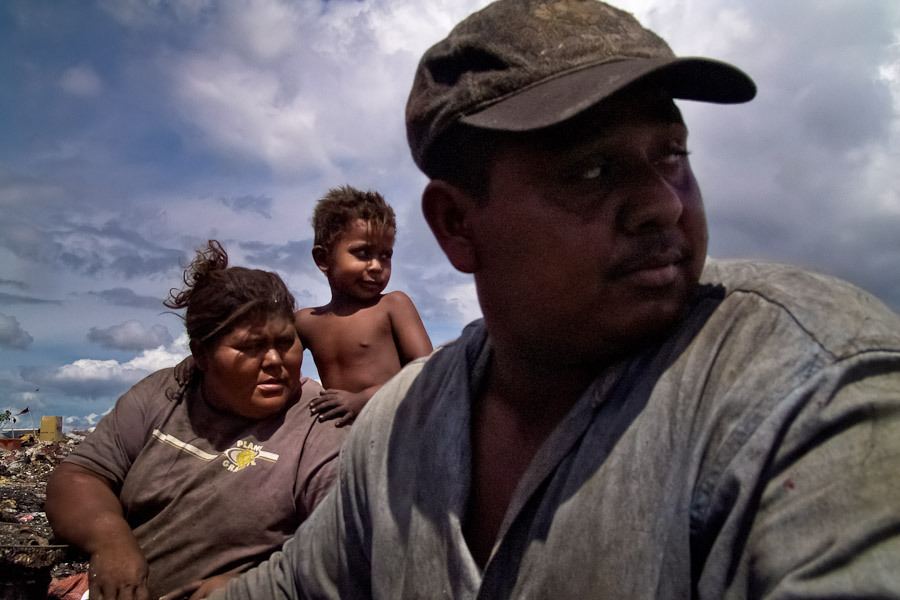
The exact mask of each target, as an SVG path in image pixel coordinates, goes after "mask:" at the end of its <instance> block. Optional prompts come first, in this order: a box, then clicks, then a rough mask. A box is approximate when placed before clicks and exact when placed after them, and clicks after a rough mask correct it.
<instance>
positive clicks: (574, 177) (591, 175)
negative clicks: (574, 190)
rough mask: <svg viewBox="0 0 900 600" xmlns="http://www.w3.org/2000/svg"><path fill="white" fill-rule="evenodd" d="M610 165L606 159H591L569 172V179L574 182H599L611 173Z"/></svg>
mask: <svg viewBox="0 0 900 600" xmlns="http://www.w3.org/2000/svg"><path fill="white" fill-rule="evenodd" d="M610 171H611V169H610V165H609V163H608V162H606V161H602V162H598V161H590V162H585V163H583V164H580V165H578V166H576V167H575V168H573V169H572V170H571V171H570V172H569V177H568V178H569V180H570V181H573V182H576V183H577V182H597V181H599V180H601V179H606V178H608V177H609V175H610Z"/></svg>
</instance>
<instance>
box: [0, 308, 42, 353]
mask: <svg viewBox="0 0 900 600" xmlns="http://www.w3.org/2000/svg"><path fill="white" fill-rule="evenodd" d="M33 341H34V338H33V337H31V335H30V334H29V333H28V332H27V331H25V330H24V329H22V326H21V325H20V324H19V321H18V320H17V319H16V318H15V317H11V316H9V315H4V314H3V313H0V348H9V349H11V350H25V349H27V348H28V346H30V345H31V343H32V342H33Z"/></svg>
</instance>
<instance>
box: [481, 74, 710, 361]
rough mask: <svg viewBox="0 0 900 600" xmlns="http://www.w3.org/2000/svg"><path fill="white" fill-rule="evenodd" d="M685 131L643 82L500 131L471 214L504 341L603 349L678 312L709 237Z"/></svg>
mask: <svg viewBox="0 0 900 600" xmlns="http://www.w3.org/2000/svg"><path fill="white" fill-rule="evenodd" d="M686 140H687V129H686V127H685V126H684V125H683V123H682V121H681V117H680V114H679V113H678V111H677V109H676V108H675V107H674V105H673V104H672V103H671V101H670V100H668V99H661V98H660V97H659V94H658V93H653V92H649V91H639V92H632V93H630V94H625V95H623V96H622V97H620V98H618V99H613V100H611V101H608V102H607V104H606V105H605V106H603V107H602V110H599V111H595V112H594V114H592V115H586V116H585V117H583V118H579V119H578V120H576V121H575V122H570V123H567V124H563V125H562V126H559V127H557V128H555V130H553V131H551V132H550V133H545V134H542V135H536V134H532V135H530V136H528V137H525V138H513V139H512V140H510V141H509V142H508V143H504V144H502V145H501V147H500V149H499V151H498V153H497V155H496V156H495V159H494V161H493V163H492V165H491V168H490V172H489V183H488V193H487V198H486V201H485V202H484V203H483V204H482V205H480V206H479V207H477V208H476V209H474V213H473V216H474V218H473V220H472V222H471V225H472V232H473V235H472V239H473V245H474V247H475V252H476V257H477V268H476V269H475V281H476V286H477V288H478V295H479V300H480V302H481V306H482V310H483V312H484V316H485V320H486V323H487V325H488V328H489V330H490V331H491V334H492V337H493V338H494V340H495V343H496V344H497V347H498V349H500V348H501V347H505V348H508V349H509V350H511V351H513V352H518V353H522V354H524V356H526V357H527V359H528V360H535V359H536V360H539V361H543V362H546V361H550V362H551V363H553V364H557V365H560V366H562V365H572V366H574V365H576V364H583V363H586V362H590V363H594V362H602V361H606V360H610V359H614V358H617V357H618V356H620V355H621V354H623V353H624V352H628V351H630V350H632V349H634V348H635V347H636V346H639V345H640V344H641V342H642V341H646V340H647V339H648V338H649V337H652V336H654V335H656V334H659V333H661V332H662V331H663V330H664V329H666V328H667V327H668V326H670V325H671V324H672V323H673V321H674V320H675V318H676V317H677V315H678V314H679V312H680V310H681V309H682V308H683V306H684V303H685V301H686V299H687V298H688V296H689V294H690V293H691V291H692V290H693V289H694V288H695V286H696V284H697V281H698V279H699V276H700V272H701V270H702V268H703V264H704V260H705V257H706V243H707V230H706V219H705V215H704V212H703V203H702V200H701V197H700V191H699V189H698V187H697V183H696V181H695V180H694V176H693V173H692V172H691V169H690V165H689V163H688V158H687V147H686Z"/></svg>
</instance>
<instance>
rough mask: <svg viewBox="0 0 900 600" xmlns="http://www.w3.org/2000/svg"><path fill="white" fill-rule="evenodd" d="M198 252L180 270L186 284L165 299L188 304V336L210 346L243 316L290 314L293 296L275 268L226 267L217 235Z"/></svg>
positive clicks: (174, 306) (176, 304) (168, 303)
mask: <svg viewBox="0 0 900 600" xmlns="http://www.w3.org/2000/svg"><path fill="white" fill-rule="evenodd" d="M196 252H197V256H196V257H195V258H194V261H193V262H192V263H191V264H190V265H189V266H188V268H187V269H185V271H184V288H183V289H181V290H177V289H175V288H172V289H171V290H169V297H168V298H167V299H166V300H165V302H164V304H165V305H166V306H167V307H169V308H172V309H180V308H186V309H187V310H186V311H185V314H184V317H183V320H184V326H185V329H187V334H188V336H189V337H190V339H191V341H196V342H198V343H199V344H201V345H202V346H205V347H211V346H213V345H214V344H215V343H216V342H217V341H218V340H219V338H221V336H223V335H225V334H226V333H228V332H229V331H231V329H232V328H233V327H234V326H235V325H237V324H238V323H239V322H243V321H244V320H245V319H246V318H253V317H260V316H265V317H268V316H272V315H280V316H284V317H287V318H288V319H293V317H294V310H295V308H296V306H295V301H294V296H293V295H292V294H291V293H290V292H289V291H288V289H287V286H286V285H285V284H284V281H282V279H281V277H279V276H278V275H277V274H275V273H271V272H269V271H262V270H260V269H246V268H244V267H229V266H228V254H227V253H226V252H225V249H224V248H223V247H222V244H220V243H219V242H218V241H216V240H209V241H208V242H207V243H206V247H205V248H202V249H199V250H197V251H196Z"/></svg>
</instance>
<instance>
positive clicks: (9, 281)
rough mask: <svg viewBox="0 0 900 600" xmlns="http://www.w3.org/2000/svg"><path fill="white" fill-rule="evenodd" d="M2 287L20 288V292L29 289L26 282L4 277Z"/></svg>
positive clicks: (0, 278)
mask: <svg viewBox="0 0 900 600" xmlns="http://www.w3.org/2000/svg"><path fill="white" fill-rule="evenodd" d="M0 285H5V286H9V287H14V288H18V289H20V290H27V289H29V287H28V284H27V283H25V282H24V281H15V280H13V279H3V278H2V277H0Z"/></svg>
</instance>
